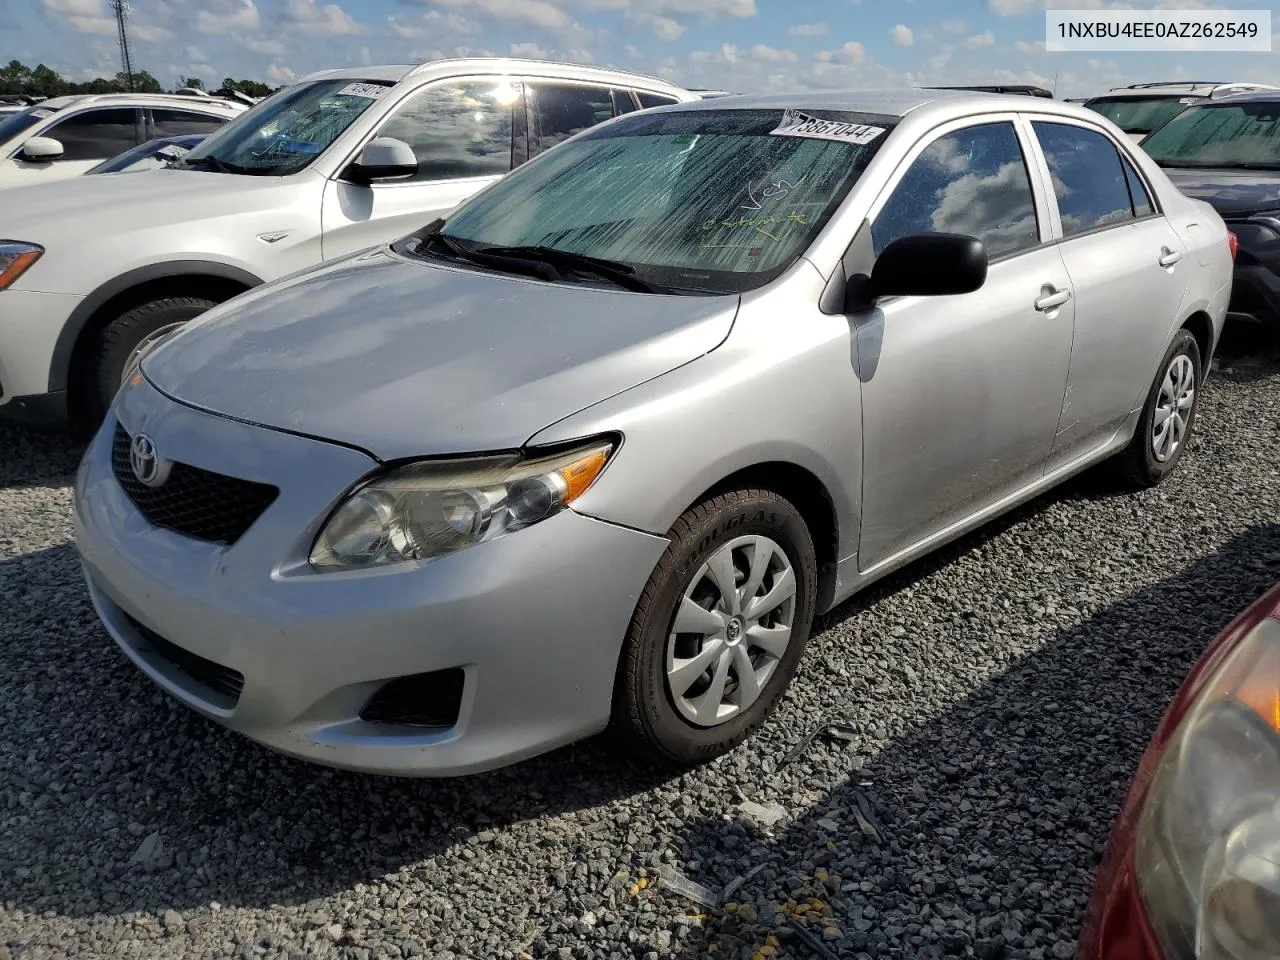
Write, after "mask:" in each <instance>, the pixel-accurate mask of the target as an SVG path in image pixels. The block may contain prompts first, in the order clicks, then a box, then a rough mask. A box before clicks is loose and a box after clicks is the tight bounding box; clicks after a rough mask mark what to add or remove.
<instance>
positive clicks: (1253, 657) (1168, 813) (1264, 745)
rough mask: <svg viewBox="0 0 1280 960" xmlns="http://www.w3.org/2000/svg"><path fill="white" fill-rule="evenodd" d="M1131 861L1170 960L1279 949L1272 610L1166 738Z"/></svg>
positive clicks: (1277, 625) (1279, 807)
mask: <svg viewBox="0 0 1280 960" xmlns="http://www.w3.org/2000/svg"><path fill="white" fill-rule="evenodd" d="M1134 866H1135V869H1136V873H1137V877H1138V885H1139V887H1140V888H1141V891H1142V897H1143V900H1144V902H1145V903H1146V907H1147V913H1148V915H1149V917H1150V920H1151V925H1152V928H1153V929H1154V930H1155V932H1156V935H1157V936H1158V938H1159V940H1160V942H1161V945H1162V946H1163V948H1164V950H1165V954H1166V956H1167V957H1168V958H1169V960H1182V958H1186V960H1192V958H1196V960H1261V958H1263V957H1268V958H1274V957H1277V956H1280V620H1274V619H1268V620H1264V621H1262V622H1261V623H1260V624H1259V625H1258V626H1257V627H1255V628H1254V629H1253V630H1252V631H1251V632H1250V633H1249V634H1248V635H1247V636H1246V637H1245V638H1244V639H1243V640H1242V641H1241V642H1240V644H1239V645H1238V646H1237V647H1236V648H1235V650H1234V651H1233V652H1232V653H1231V654H1230V655H1229V656H1228V657H1227V658H1226V659H1225V660H1224V662H1223V663H1222V665H1221V666H1220V667H1219V668H1218V669H1217V670H1216V671H1215V672H1214V673H1213V675H1212V676H1211V677H1210V679H1209V680H1208V681H1207V683H1206V685H1205V687H1204V689H1203V690H1202V691H1201V692H1200V694H1199V696H1198V697H1197V699H1196V701H1195V703H1194V705H1193V706H1192V707H1191V709H1190V710H1189V711H1188V713H1187V715H1186V717H1185V718H1184V719H1183V721H1182V723H1181V724H1180V725H1179V727H1178V729H1177V732H1176V733H1175V734H1174V736H1173V738H1172V739H1171V740H1170V742H1169V745H1168V747H1167V749H1166V751H1165V753H1164V756H1163V758H1162V759H1161V761H1160V763H1159V765H1158V767H1157V768H1156V773H1155V776H1154V778H1153V780H1152V783H1151V789H1150V792H1149V793H1148V795H1147V800H1146V803H1145V805H1144V807H1143V811H1142V818H1141V820H1140V821H1139V824H1138V830H1137V841H1136V846H1135V850H1134Z"/></svg>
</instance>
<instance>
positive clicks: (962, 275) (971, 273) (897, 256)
mask: <svg viewBox="0 0 1280 960" xmlns="http://www.w3.org/2000/svg"><path fill="white" fill-rule="evenodd" d="M986 281H987V248H986V247H985V246H984V245H983V243H982V241H981V240H979V239H977V238H976V237H968V236H965V235H963V234H959V233H917V234H912V235H911V236H907V237H899V238H898V239H897V240H894V241H893V242H892V243H891V244H889V245H888V246H887V247H885V248H884V250H882V251H881V253H880V256H878V257H876V262H875V266H873V267H872V268H871V278H870V280H869V281H868V282H867V283H866V285H865V291H864V293H865V294H870V295H871V296H872V297H944V296H949V295H952V294H957V293H972V292H973V291H974V290H977V289H979V288H980V287H981V286H982V285H983V284H984V283H986Z"/></svg>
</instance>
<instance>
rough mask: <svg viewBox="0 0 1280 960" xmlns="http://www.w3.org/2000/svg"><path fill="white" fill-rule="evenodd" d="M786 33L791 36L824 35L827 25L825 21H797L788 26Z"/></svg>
mask: <svg viewBox="0 0 1280 960" xmlns="http://www.w3.org/2000/svg"><path fill="white" fill-rule="evenodd" d="M787 33H789V34H791V36H793V37H825V36H826V35H827V25H826V24H825V23H797V24H796V25H795V26H794V27H789V28H788V29H787Z"/></svg>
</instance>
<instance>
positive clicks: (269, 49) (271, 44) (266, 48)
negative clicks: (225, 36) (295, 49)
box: [234, 37, 284, 57]
mask: <svg viewBox="0 0 1280 960" xmlns="http://www.w3.org/2000/svg"><path fill="white" fill-rule="evenodd" d="M234 39H235V41H236V42H237V43H239V44H240V45H242V46H244V47H246V48H248V49H249V50H252V51H253V52H254V53H263V54H267V55H268V56H274V57H278V56H279V55H280V54H282V53H284V44H283V43H281V42H280V41H279V40H272V39H270V38H269V37H235V38H234Z"/></svg>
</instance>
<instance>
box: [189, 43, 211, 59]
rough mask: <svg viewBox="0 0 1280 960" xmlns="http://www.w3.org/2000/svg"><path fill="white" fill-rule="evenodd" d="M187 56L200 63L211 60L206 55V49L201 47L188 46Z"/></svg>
mask: <svg viewBox="0 0 1280 960" xmlns="http://www.w3.org/2000/svg"><path fill="white" fill-rule="evenodd" d="M187 56H188V57H189V58H190V59H191V60H194V61H196V62H198V63H202V62H207V61H208V60H209V58H208V57H206V56H205V55H204V51H203V50H201V49H200V48H199V47H193V46H188V47H187Z"/></svg>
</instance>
